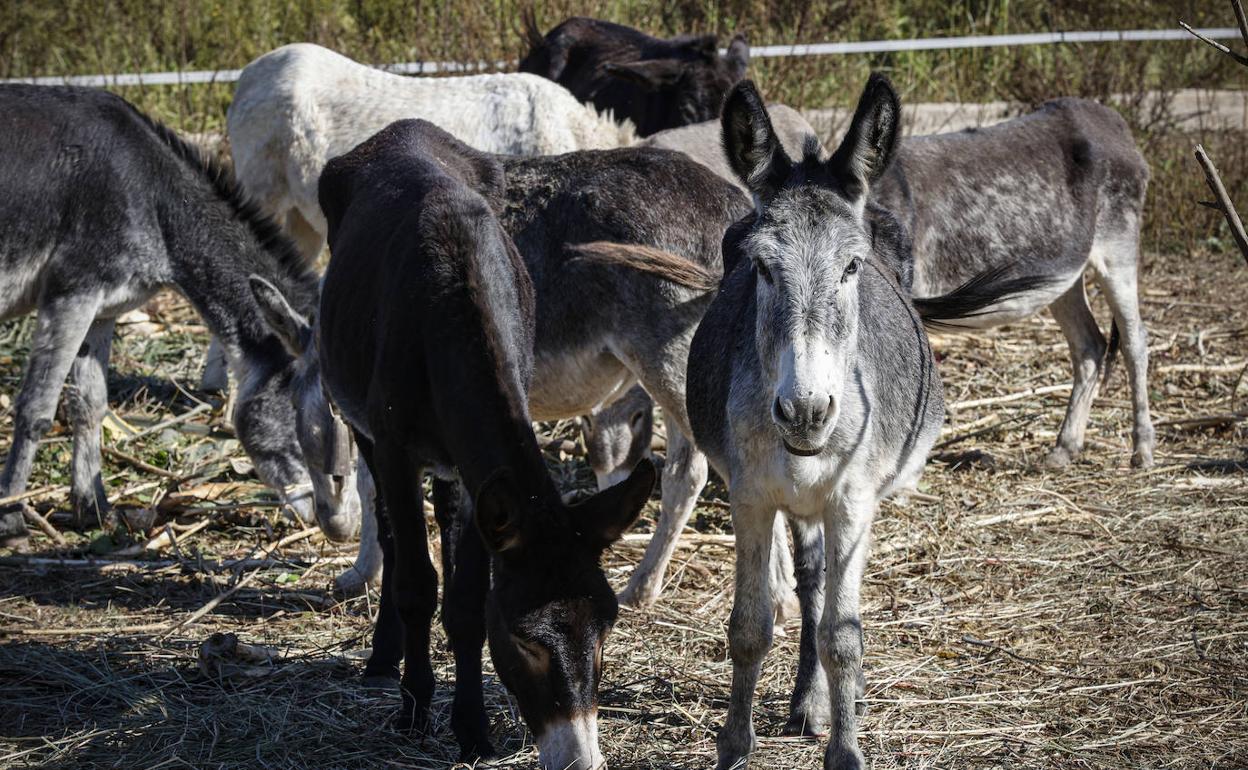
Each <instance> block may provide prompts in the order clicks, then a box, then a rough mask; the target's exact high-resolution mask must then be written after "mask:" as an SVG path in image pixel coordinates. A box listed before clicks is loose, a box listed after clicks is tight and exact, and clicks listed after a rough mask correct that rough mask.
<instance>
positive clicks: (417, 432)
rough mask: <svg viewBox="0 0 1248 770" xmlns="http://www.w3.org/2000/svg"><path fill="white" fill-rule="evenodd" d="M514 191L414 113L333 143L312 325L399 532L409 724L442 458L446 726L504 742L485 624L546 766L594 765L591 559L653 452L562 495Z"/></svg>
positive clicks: (420, 699)
mask: <svg viewBox="0 0 1248 770" xmlns="http://www.w3.org/2000/svg"><path fill="white" fill-rule="evenodd" d="M502 195H503V170H502V166H501V165H500V164H499V162H498V161H496V160H494V159H493V158H492V157H490V156H487V155H484V154H481V153H478V152H476V151H475V150H472V149H471V148H469V147H467V146H466V145H464V144H462V143H460V142H458V141H457V140H455V139H454V138H452V137H451V135H450V134H447V133H446V132H444V131H442V130H440V129H438V128H436V127H435V126H433V125H432V124H430V123H426V122H424V121H419V120H405V121H400V122H398V123H394V124H392V125H390V126H389V127H388V128H386V129H384V130H382V131H381V132H380V133H378V134H377V135H375V136H373V137H372V138H371V139H369V140H368V141H366V142H364V143H363V144H361V145H360V146H359V147H357V148H356V149H355V150H353V151H352V152H350V153H348V154H347V155H345V156H343V157H340V158H336V159H334V160H333V161H331V162H330V163H329V165H328V166H327V167H326V168H325V172H324V173H323V174H322V176H321V180H320V203H321V208H322V209H324V211H325V214H326V217H327V219H328V222H329V244H330V249H331V250H332V253H333V258H332V260H331V261H330V264H329V269H328V271H327V272H326V275H325V283H324V287H323V294H322V302H321V312H320V319H319V326H318V329H317V334H318V337H317V345H318V346H319V353H320V366H321V375H322V377H323V382H324V384H325V387H326V389H327V391H328V395H329V397H330V398H331V399H333V401H334V402H335V403H336V404H337V405H338V407H339V408H340V409H341V412H342V415H343V417H344V418H345V419H346V421H347V422H348V423H349V424H350V425H351V426H352V427H353V428H354V430H355V432H356V437H357V441H358V442H359V447H360V453H361V455H362V456H363V458H364V460H365V462H366V463H367V464H368V467H369V469H370V470H371V471H372V474H373V477H374V479H375V480H376V483H377V488H378V491H379V493H380V500H381V503H382V505H381V506H380V507H381V509H383V510H384V514H382V512H381V511H380V510H379V515H385V516H386V517H388V524H389V529H390V530H391V531H392V532H393V538H394V547H393V548H392V549H387V551H388V553H387V557H390V556H391V554H393V562H394V563H393V564H387V565H386V570H385V575H386V577H385V581H384V583H383V586H382V590H383V591H384V592H389V598H390V599H391V600H392V601H394V602H395V605H396V606H397V609H398V612H399V615H400V616H401V617H402V620H403V627H404V640H403V643H404V651H403V652H404V657H405V659H406V668H405V670H404V674H403V679H402V683H401V687H402V693H403V705H402V710H401V712H400V715H399V726H400V727H401V728H403V729H414V730H424V729H426V728H427V727H428V724H429V707H430V700H431V698H432V696H433V689H434V676H433V668H432V665H431V663H430V658H429V630H430V623H431V621H432V618H433V612H434V607H435V604H436V602H437V595H438V586H437V573H436V572H435V571H434V568H433V564H432V562H431V560H430V556H429V549H428V544H427V540H426V528H425V517H424V513H423V508H422V498H421V477H422V475H423V474H424V472H426V471H431V472H432V473H434V474H435V475H436V476H438V477H441V478H444V479H445V478H454V479H458V480H459V482H460V483H461V484H462V488H463V489H465V490H466V491H467V494H464V495H463V498H464V502H465V503H466V504H465V505H462V506H460V507H459V512H458V513H457V515H456V520H455V521H443V522H439V524H440V527H441V528H442V530H443V543H444V545H445V546H447V547H444V549H443V550H444V555H443V558H444V577H445V580H446V585H445V590H444V598H443V611H442V618H443V623H444V625H445V627H446V632H447V636H448V637H449V638H450V642H451V647H452V650H453V652H454V654H455V674H456V682H455V700H454V705H453V707H452V714H451V726H452V729H453V730H454V732H455V736H456V738H457V739H458V741H459V744H460V747H461V749H462V751H463V754H464V758H465V759H468V760H471V759H474V758H476V757H487V756H490V755H492V754H493V753H494V751H493V747H492V746H491V744H490V740H489V733H488V727H489V724H488V720H487V718H486V714H485V709H484V705H483V698H482V682H481V646H482V644H483V642H484V640H485V638H486V636H487V633H488V638H489V643H490V653H491V655H492V657H493V660H494V667H495V669H496V670H497V671H498V675H499V678H500V679H501V680H502V681H503V683H504V684H505V685H506V686H507V688H508V689H509V690H510V691H511V693H512V694H513V695H514V696H515V697H516V699H517V701H518V702H519V706H520V711H521V713H522V714H523V715H524V718H525V721H526V722H527V723H528V725H529V728H530V729H531V730H532V731H533V733H534V734H535V735H536V736H537V743H538V747H539V750H540V753H541V764H542V767H543V768H557V769H558V770H566V769H567V768H573V769H574V770H593V768H598V767H599V766H601V765H602V764H603V761H602V754H601V752H600V751H599V749H598V730H597V719H596V714H597V689H598V680H599V677H600V675H601V667H602V644H603V640H604V639H605V637H606V634H607V632H608V631H609V630H610V628H611V626H612V624H613V623H614V622H615V618H616V613H617V610H618V607H617V604H616V599H615V594H614V592H613V591H612V590H611V587H610V586H609V585H608V584H607V579H606V577H605V575H604V574H603V571H602V568H601V566H600V565H599V558H600V556H601V554H602V552H603V550H604V549H605V548H606V547H607V546H608V545H609V544H610V543H612V542H613V541H614V540H616V539H617V538H618V537H619V536H620V535H621V534H622V533H623V532H624V531H625V530H627V529H628V528H629V527H630V526H631V525H632V523H633V521H634V520H635V519H636V518H637V515H638V513H640V511H641V508H642V506H643V505H644V504H645V501H646V500H647V498H648V497H649V496H650V490H651V487H652V486H653V485H654V480H655V469H654V466H653V464H651V463H650V461H648V460H645V461H642V462H641V463H639V464H638V465H637V468H636V469H635V470H634V471H633V473H632V475H630V476H629V477H628V479H627V480H625V481H624V482H622V483H620V484H618V485H616V486H614V487H611V488H610V489H608V490H606V491H604V492H600V493H599V494H597V495H595V496H594V497H593V498H591V499H589V500H588V501H586V502H585V503H583V504H581V505H578V506H575V507H569V506H566V505H564V504H563V503H562V502H561V500H560V496H559V491H558V489H556V487H555V484H554V483H553V481H552V480H551V478H550V475H549V474H548V472H547V470H546V466H545V464H544V463H543V460H542V456H541V453H540V451H539V449H538V445H537V441H536V439H535V438H534V435H533V427H532V424H531V421H530V417H529V410H528V388H529V383H530V381H531V379H532V374H533V337H534V300H533V286H532V283H531V281H530V279H529V274H528V272H527V270H526V269H525V266H524V263H523V262H521V260H520V257H519V256H518V254H517V253H516V249H515V246H514V245H513V244H512V243H511V240H510V239H509V238H508V237H507V235H506V233H504V232H503V229H502V227H501V226H500V225H499V223H498V221H497V220H496V219H495V216H494V213H493V210H492V207H491V202H493V203H494V204H495V206H496V207H497V206H498V205H499V204H500V203H501V199H502ZM253 288H254V289H256V290H257V293H258V294H262V293H264V287H263V286H262V285H261V286H255V287H253ZM277 299H278V301H279V302H280V298H277ZM474 523H475V524H474ZM448 533H454V534H448ZM491 569H492V570H493V579H492V581H491Z"/></svg>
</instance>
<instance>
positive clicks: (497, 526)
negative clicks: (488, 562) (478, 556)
mask: <svg viewBox="0 0 1248 770" xmlns="http://www.w3.org/2000/svg"><path fill="white" fill-rule="evenodd" d="M516 496H517V493H516V485H515V483H514V482H513V481H512V478H511V474H510V473H509V472H507V470H506V469H503V470H499V471H497V472H495V473H494V474H493V475H492V476H490V477H489V478H488V479H486V480H485V481H484V482H483V483H482V484H481V488H480V489H478V490H477V496H476V498H475V499H474V502H475V503H476V507H475V511H474V516H473V518H474V519H475V520H476V523H477V531H478V532H480V533H481V539H482V540H484V541H485V545H486V547H487V548H489V549H490V550H491V551H494V552H495V553H502V552H504V551H509V550H512V549H515V548H519V547H520V546H521V545H522V542H521V540H522V537H521V532H520V510H519V508H518V506H517V505H516V499H517V497H516Z"/></svg>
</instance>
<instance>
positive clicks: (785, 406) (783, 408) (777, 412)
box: [771, 396, 797, 423]
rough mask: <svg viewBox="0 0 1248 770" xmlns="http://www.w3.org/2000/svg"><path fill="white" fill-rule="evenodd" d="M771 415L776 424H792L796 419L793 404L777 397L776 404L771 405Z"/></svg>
mask: <svg viewBox="0 0 1248 770" xmlns="http://www.w3.org/2000/svg"><path fill="white" fill-rule="evenodd" d="M771 413H772V416H773V417H774V418H775V420H776V421H777V422H784V423H792V422H793V421H794V420H796V419H797V412H796V410H795V408H794V406H793V402H792V401H790V400H789V399H787V398H783V399H782V398H780V397H779V396H776V402H775V403H774V404H772V405H771Z"/></svg>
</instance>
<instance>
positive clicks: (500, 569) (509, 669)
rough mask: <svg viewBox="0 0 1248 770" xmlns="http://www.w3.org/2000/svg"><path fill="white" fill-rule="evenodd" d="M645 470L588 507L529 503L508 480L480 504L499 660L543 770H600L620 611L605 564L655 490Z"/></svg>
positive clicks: (491, 487)
mask: <svg viewBox="0 0 1248 770" xmlns="http://www.w3.org/2000/svg"><path fill="white" fill-rule="evenodd" d="M654 480H655V469H654V464H653V463H651V462H650V461H649V460H642V461H641V462H640V463H638V464H637V467H636V468H635V469H634V470H633V472H632V473H631V474H630V475H629V476H628V478H627V479H625V480H624V481H622V482H620V483H619V484H617V485H615V486H613V487H611V488H609V489H606V490H604V491H602V492H599V493H598V494H596V495H594V496H593V497H591V498H589V499H588V500H586V501H585V502H583V503H580V504H579V505H574V506H564V505H563V504H562V503H561V502H560V501H559V497H558V495H557V494H553V493H552V494H550V495H549V496H547V501H546V502H540V499H541V497H539V498H537V499H535V498H534V497H533V496H530V495H527V494H525V493H523V492H522V491H521V490H522V486H521V485H520V484H519V482H518V481H517V479H515V478H513V477H512V475H511V474H510V473H509V472H507V471H500V472H498V473H496V474H494V475H493V476H491V477H490V478H489V479H487V480H486V481H485V482H484V483H483V484H482V485H481V488H480V490H479V491H478V492H477V494H476V496H475V502H476V512H475V519H476V524H477V528H478V530H479V531H480V533H481V537H482V538H483V539H484V541H485V544H486V546H487V547H488V548H489V549H490V551H491V552H492V553H493V554H494V559H493V566H494V569H493V590H491V591H490V593H489V596H488V598H487V600H486V630H487V633H488V638H489V643H490V657H491V658H492V659H493V661H494V668H495V670H496V671H497V672H498V676H499V678H500V679H501V680H502V681H503V684H504V685H506V687H507V689H508V690H510V691H511V693H512V694H513V695H514V696H515V697H516V700H517V702H518V703H519V705H520V713H521V714H522V715H523V716H524V720H525V722H526V723H527V724H528V726H529V729H530V730H532V731H533V733H534V735H536V736H537V744H538V750H539V752H540V755H541V765H542V768H543V770H564V768H573V770H597V768H599V767H601V766H602V765H603V764H604V762H603V759H602V752H601V751H600V750H599V748H598V721H597V714H598V682H599V680H600V679H601V677H602V647H603V643H604V642H605V640H606V638H607V634H608V633H609V632H610V630H611V628H612V626H613V625H614V624H615V619H616V614H617V613H618V611H619V605H618V604H617V603H616V599H615V592H614V591H612V590H611V586H610V585H609V584H608V583H607V578H606V576H605V575H604V574H603V571H602V567H601V566H600V564H599V559H600V558H601V556H602V552H603V551H604V550H606V548H607V546H609V545H610V544H611V543H613V542H615V541H616V540H618V539H619V538H620V536H621V535H623V534H624V532H626V531H627V530H628V528H629V527H631V526H632V524H633V522H634V521H636V519H637V515H638V514H639V513H641V509H642V506H644V505H645V503H646V500H647V499H648V498H649V497H650V490H651V488H652V487H653V486H654Z"/></svg>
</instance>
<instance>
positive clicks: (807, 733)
mask: <svg viewBox="0 0 1248 770" xmlns="http://www.w3.org/2000/svg"><path fill="white" fill-rule="evenodd" d="M780 734H781V735H783V736H784V737H786V738H825V737H827V735H828V725H827V723H826V722H824V721H821V720H818V719H812V718H810V717H809V716H808V715H805V714H793V715H792V716H790V717H789V721H787V722H785V723H784V728H783V729H782V730H781V731H780Z"/></svg>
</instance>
